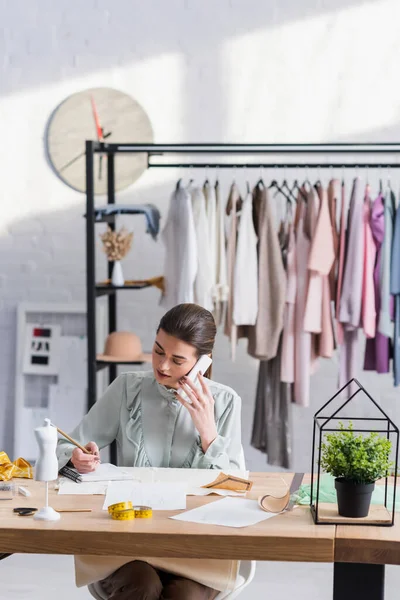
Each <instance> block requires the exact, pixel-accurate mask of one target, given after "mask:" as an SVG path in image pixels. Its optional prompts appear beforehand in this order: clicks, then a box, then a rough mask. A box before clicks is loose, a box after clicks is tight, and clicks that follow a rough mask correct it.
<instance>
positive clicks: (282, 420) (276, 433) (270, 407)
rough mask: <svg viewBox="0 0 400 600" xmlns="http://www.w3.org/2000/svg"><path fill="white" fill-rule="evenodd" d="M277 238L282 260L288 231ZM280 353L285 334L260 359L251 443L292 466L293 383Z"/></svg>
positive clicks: (273, 462)
mask: <svg viewBox="0 0 400 600" xmlns="http://www.w3.org/2000/svg"><path fill="white" fill-rule="evenodd" d="M274 233H275V232H274ZM278 239H279V240H280V257H281V258H280V260H281V261H282V256H283V255H285V253H286V251H287V247H288V244H289V232H288V231H287V232H283V234H282V236H281V237H280V238H278ZM282 264H283V263H282ZM281 357H282V335H281V336H280V339H279V340H278V346H277V349H276V355H275V356H274V358H271V360H262V361H260V367H259V371H258V383H257V393H256V404H255V409H254V417H253V432H252V436H251V445H252V446H253V447H254V448H256V449H257V450H261V452H264V453H265V454H266V455H267V461H268V464H270V465H274V466H278V467H284V468H286V469H289V468H290V466H291V458H292V441H291V404H292V401H293V385H292V384H291V383H284V382H282V381H281Z"/></svg>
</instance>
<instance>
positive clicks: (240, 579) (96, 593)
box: [88, 446, 256, 600]
mask: <svg viewBox="0 0 400 600" xmlns="http://www.w3.org/2000/svg"><path fill="white" fill-rule="evenodd" d="M239 468H240V469H241V470H243V471H244V470H245V469H246V462H245V458H244V451H243V446H242V448H241V450H240V456H239ZM255 572H256V561H255V560H242V561H240V564H239V573H238V576H237V579H236V585H235V589H234V590H232V591H231V592H220V593H219V594H218V596H217V597H216V598H215V600H228V599H229V600H233V599H234V598H237V597H238V596H239V594H241V593H242V591H243V590H244V588H245V587H247V586H248V585H249V584H250V583H251V582H252V581H253V579H254V575H255ZM88 590H89V592H90V594H91V595H92V596H93V598H95V599H96V600H108V599H107V597H106V596H105V594H104V591H103V589H102V587H101V585H100V582H98V581H97V582H96V583H91V584H90V585H89V586H88Z"/></svg>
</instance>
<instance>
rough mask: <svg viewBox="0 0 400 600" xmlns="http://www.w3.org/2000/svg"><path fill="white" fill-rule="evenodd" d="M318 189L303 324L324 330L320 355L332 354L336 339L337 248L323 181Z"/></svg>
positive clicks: (321, 331)
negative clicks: (333, 286)
mask: <svg viewBox="0 0 400 600" xmlns="http://www.w3.org/2000/svg"><path fill="white" fill-rule="evenodd" d="M317 191H318V196H319V198H320V208H319V213H318V219H317V223H316V226H315V231H314V233H313V236H312V239H311V248H310V255H309V259H308V268H309V270H310V279H309V287H308V295H307V306H306V314H305V319H304V328H305V330H306V331H310V332H311V333H320V334H321V335H320V339H319V345H318V355H319V356H323V357H325V358H331V357H332V355H333V349H334V339H333V324H332V312H331V297H330V287H329V273H330V271H331V269H332V265H333V263H334V260H335V250H334V239H333V233H332V223H331V218H330V214H329V205H328V197H327V193H326V190H324V189H323V188H322V186H321V185H319V186H318V188H317Z"/></svg>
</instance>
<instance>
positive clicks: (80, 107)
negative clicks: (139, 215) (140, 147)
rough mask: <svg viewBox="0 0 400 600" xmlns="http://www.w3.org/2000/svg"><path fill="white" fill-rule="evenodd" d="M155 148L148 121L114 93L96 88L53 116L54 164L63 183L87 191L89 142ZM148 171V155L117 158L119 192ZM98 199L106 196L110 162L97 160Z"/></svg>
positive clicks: (50, 151)
mask: <svg viewBox="0 0 400 600" xmlns="http://www.w3.org/2000/svg"><path fill="white" fill-rule="evenodd" d="M98 139H102V140H104V141H105V142H110V143H151V142H152V141H153V130H152V127H151V123H150V119H149V117H148V116H147V114H146V112H145V111H144V110H143V108H142V107H141V106H140V104H138V103H137V102H136V101H135V100H134V99H133V98H131V97H130V96H128V95H127V94H124V93H123V92H119V91H117V90H114V89H111V88H93V89H89V90H84V91H82V92H78V93H77V94H74V95H73V96H70V97H69V98H67V99H66V100H65V101H64V102H63V103H62V104H60V106H59V107H58V108H57V109H56V110H55V111H54V113H53V115H52V116H51V119H50V122H49V126H48V129H47V135H46V143H47V151H48V156H49V158H50V161H51V163H52V165H53V168H54V169H55V171H56V173H57V174H58V175H59V177H61V179H62V180H63V181H64V182H65V183H67V184H68V185H70V186H71V187H72V188H74V189H75V190H78V191H80V192H85V191H86V171H85V141H86V140H98ZM146 168H147V155H145V154H130V153H126V154H122V153H121V154H116V155H115V189H116V190H122V189H124V188H126V187H128V186H129V185H131V184H132V183H133V182H134V181H136V180H137V179H138V178H139V177H140V175H141V174H142V173H143V172H144V171H145V170H146ZM94 180H95V193H96V194H106V193H107V156H106V155H103V156H102V155H100V154H95V156H94Z"/></svg>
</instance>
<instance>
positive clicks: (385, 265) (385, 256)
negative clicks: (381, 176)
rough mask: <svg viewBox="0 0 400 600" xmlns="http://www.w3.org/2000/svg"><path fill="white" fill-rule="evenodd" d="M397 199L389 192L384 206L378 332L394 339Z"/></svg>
mask: <svg viewBox="0 0 400 600" xmlns="http://www.w3.org/2000/svg"><path fill="white" fill-rule="evenodd" d="M394 207H395V197H394V194H393V192H392V191H391V190H387V192H386V195H385V205H384V209H385V211H384V223H385V225H384V227H385V235H384V238H383V244H382V259H381V274H380V275H381V280H380V281H381V310H380V312H379V319H378V331H379V333H381V334H382V335H385V336H386V337H388V338H390V339H392V338H393V323H392V318H391V310H390V309H391V300H390V264H391V257H392V241H393V222H394V216H395V208H394Z"/></svg>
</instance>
